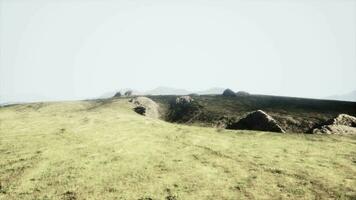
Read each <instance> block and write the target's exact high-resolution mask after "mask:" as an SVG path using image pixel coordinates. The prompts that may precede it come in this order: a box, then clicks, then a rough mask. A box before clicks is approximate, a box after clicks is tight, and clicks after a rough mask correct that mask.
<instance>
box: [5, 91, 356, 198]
mask: <svg viewBox="0 0 356 200" xmlns="http://www.w3.org/2000/svg"><path fill="white" fill-rule="evenodd" d="M173 98H175V97H174V96H171V97H170V96H165V97H163V96H161V97H159V96H157V97H152V99H154V100H155V101H157V102H158V103H159V104H160V105H161V106H162V108H163V112H164V113H165V112H167V110H165V109H167V108H168V107H169V103H168V102H169V100H170V99H173ZM193 98H195V99H196V101H199V103H200V104H202V106H203V108H204V110H203V111H204V113H212V114H214V113H217V115H220V113H219V112H222V113H221V114H223V115H240V113H241V115H242V113H244V112H246V111H250V110H254V109H257V108H258V109H261V108H262V109H264V110H266V111H267V112H272V114H273V113H274V112H275V113H277V114H278V115H279V114H280V113H288V115H290V116H292V117H293V118H297V117H298V116H300V117H301V118H303V119H304V118H305V117H309V118H310V119H314V118H316V120H322V118H328V116H332V115H334V114H337V113H338V112H341V111H342V112H347V111H348V112H350V114H352V113H353V112H354V110H350V108H353V107H352V106H354V104H350V102H340V104H333V103H332V102H331V101H325V102H324V103H321V104H320V102H315V103H314V104H313V102H314V101H312V100H310V101H308V102H305V101H303V102H300V103H299V104H298V103H296V102H299V101H298V100H292V99H290V100H289V99H288V98H287V99H286V101H285V103H284V104H282V105H281V104H279V103H278V101H275V100H273V98H272V99H270V98H269V97H265V98H266V100H265V101H258V100H257V99H256V100H255V101H254V98H257V97H249V98H250V99H249V100H248V101H247V100H246V99H245V100H244V99H243V98H241V99H240V100H238V101H236V99H235V100H232V99H228V98H224V99H219V98H222V97H215V98H213V97H211V96H202V97H193ZM289 101H291V102H292V103H290V104H288V103H287V102H289ZM267 102H269V103H267ZM292 104H293V105H294V106H292ZM207 105H215V106H216V107H214V106H207ZM221 108H224V109H223V110H221ZM230 109H231V111H228V110H230ZM219 110H220V111H219ZM236 113H237V114H236ZM202 116H203V115H202ZM318 116H320V118H319V117H318ZM321 116H322V117H321ZM199 119H200V118H197V120H196V121H195V122H192V123H199ZM209 120H210V119H207V120H206V121H203V120H201V121H200V123H202V124H203V125H204V124H205V125H207V123H208V122H209V123H210V121H209ZM214 120H215V118H214V117H213V118H212V119H211V121H214ZM0 155H1V159H0V199H4V200H5V199H6V200H7V199H68V200H76V199H145V200H150V199H166V200H173V199H271V198H272V199H355V198H356V189H355V187H354V186H355V185H356V157H355V155H356V138H355V136H336V135H313V134H288V133H287V134H278V133H268V132H258V131H234V130H224V129H220V128H209V127H199V126H187V125H184V124H177V123H168V122H166V121H163V120H161V119H153V118H149V117H145V116H141V115H138V114H137V113H135V112H134V111H133V105H132V104H130V103H129V102H128V99H127V98H118V99H108V100H93V101H73V102H52V103H32V104H21V105H12V106H6V107H2V108H0Z"/></svg>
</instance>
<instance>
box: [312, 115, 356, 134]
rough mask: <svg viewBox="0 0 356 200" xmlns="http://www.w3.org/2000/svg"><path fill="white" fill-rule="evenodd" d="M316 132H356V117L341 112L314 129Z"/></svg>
mask: <svg viewBox="0 0 356 200" xmlns="http://www.w3.org/2000/svg"><path fill="white" fill-rule="evenodd" d="M312 132H313V133H314V134H345V135H348V134H356V117H353V116H350V115H346V114H340V115H338V116H337V117H335V118H333V119H330V120H328V121H326V122H325V123H323V124H321V125H319V127H318V128H315V129H313V131H312Z"/></svg>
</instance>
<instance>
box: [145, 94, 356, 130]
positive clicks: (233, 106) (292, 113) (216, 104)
mask: <svg viewBox="0 0 356 200" xmlns="http://www.w3.org/2000/svg"><path fill="white" fill-rule="evenodd" d="M150 98H152V99H153V100H155V101H156V102H159V103H160V104H161V107H163V108H164V111H163V112H164V113H168V114H169V112H170V110H171V109H172V108H171V107H170V105H172V102H173V104H174V102H175V99H176V98H177V96H173V95H171V96H151V97H150ZM193 98H194V101H195V102H196V104H198V105H199V109H198V110H199V112H196V115H194V114H192V115H191V116H190V117H191V118H194V119H190V118H189V117H187V115H184V116H183V117H185V119H180V118H178V119H177V118H175V119H170V117H169V115H168V116H165V118H166V120H167V121H173V122H186V121H189V122H190V123H192V124H199V125H202V126H208V127H212V126H215V125H216V123H217V122H218V121H219V120H220V119H221V118H222V117H226V118H236V120H238V119H240V118H242V117H244V116H245V115H246V113H248V112H251V111H255V110H258V109H261V110H264V111H265V112H267V113H268V114H269V115H271V116H272V117H273V118H275V119H276V120H277V121H278V122H279V124H280V125H281V126H282V127H283V128H284V129H285V130H287V131H288V132H292V133H307V132H309V131H310V129H311V128H312V127H314V126H315V125H318V124H319V123H321V122H324V121H325V120H328V119H330V118H333V117H335V116H337V115H338V114H341V113H345V114H349V115H353V116H356V102H347V101H334V100H320V99H306V98H294V97H280V96H267V95H249V96H237V97H224V96H222V95H202V96H194V97H193ZM188 116H189V115H188Z"/></svg>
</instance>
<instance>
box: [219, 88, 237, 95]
mask: <svg viewBox="0 0 356 200" xmlns="http://www.w3.org/2000/svg"><path fill="white" fill-rule="evenodd" d="M222 95H223V96H224V97H235V96H236V94H235V92H234V91H232V90H231V89H226V90H224V92H223V93H222Z"/></svg>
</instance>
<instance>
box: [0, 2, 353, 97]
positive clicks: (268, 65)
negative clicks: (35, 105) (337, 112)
mask: <svg viewBox="0 0 356 200" xmlns="http://www.w3.org/2000/svg"><path fill="white" fill-rule="evenodd" d="M0 50H1V54H0V96H1V97H0V98H2V99H1V100H2V101H6V100H12V101H13V100H18V101H21V100H25V99H23V98H28V97H29V96H31V95H32V96H41V97H43V98H44V99H46V100H47V99H80V98H86V97H95V96H100V95H102V94H103V93H106V92H108V91H113V90H116V89H119V88H128V87H129V88H135V89H138V90H147V89H152V88H154V87H157V86H170V87H176V88H184V89H189V90H201V89H206V88H210V87H229V88H232V89H234V90H236V91H237V90H246V91H249V92H251V93H262V94H273V95H288V96H302V97H324V96H328V95H331V94H342V93H347V92H349V91H352V90H355V89H356V1H355V0H268V1H263V0H245V1H238V0H231V1H227V0H214V1H212V0H204V1H203V0H179V1H178V0H176V1H169V0H151V1H144V0H142V1H135V0H127V1H124V0H96V1H94V0H0ZM25 96H26V97H25Z"/></svg>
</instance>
